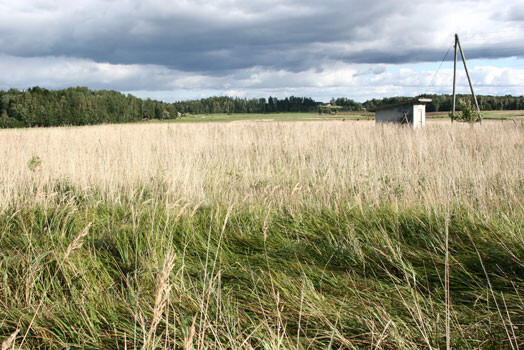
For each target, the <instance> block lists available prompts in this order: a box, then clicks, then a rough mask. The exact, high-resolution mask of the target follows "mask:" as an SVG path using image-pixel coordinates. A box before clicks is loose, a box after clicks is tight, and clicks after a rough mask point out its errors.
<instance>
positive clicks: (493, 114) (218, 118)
mask: <svg viewBox="0 0 524 350" xmlns="http://www.w3.org/2000/svg"><path fill="white" fill-rule="evenodd" d="M482 116H483V118H484V119H488V120H489V119H495V120H497V119H498V120H501V119H505V120H512V119H516V120H520V119H523V118H524V111H484V112H482ZM427 118H428V119H430V120H431V119H449V115H448V112H431V113H428V114H427ZM319 120H338V121H342V120H344V121H349V120H374V114H373V113H366V112H339V113H338V114H330V115H329V114H323V115H320V114H318V113H267V114H262V113H246V114H241V113H233V114H199V115H188V116H184V117H181V118H177V119H169V120H151V121H148V122H146V123H158V122H160V123H165V122H168V123H206V122H235V121H259V122H265V121H319Z"/></svg>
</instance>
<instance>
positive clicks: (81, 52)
mask: <svg viewBox="0 0 524 350" xmlns="http://www.w3.org/2000/svg"><path fill="white" fill-rule="evenodd" d="M454 33H459V35H460V39H461V42H462V45H463V48H464V50H465V55H466V57H467V59H468V68H469V69H470V71H471V75H472V78H473V81H474V86H475V88H476V90H478V91H477V92H478V93H479V94H494V95H504V94H513V95H522V94H524V1H522V0H495V1H489V0H488V1H483V0H477V1H461V0H453V1H448V0H440V1H425V0H419V1H412V0H395V1H390V0H366V1H361V0H317V1H312V0H214V1H211V0H169V1H168V0H163V1H160V0H118V1H112V0H75V1H66V0H63V1H60V0H55V1H51V0H33V1H28V0H16V1H13V0H0V67H1V70H0V71H1V75H0V88H1V89H9V88H11V87H16V88H19V89H25V88H28V87H31V86H35V85H38V86H41V87H46V88H50V89H55V88H64V87H70V86H88V87H89V88H92V89H115V90H119V91H122V92H126V93H127V92H130V93H133V94H134V95H137V96H140V97H151V98H156V99H161V100H164V101H169V102H171V101H175V100H184V99H192V98H200V97H206V96H216V95H230V96H240V97H268V96H270V95H272V96H278V97H285V96H290V95H295V96H311V97H314V98H316V99H318V100H323V101H326V100H329V99H330V98H331V97H342V96H343V97H349V98H353V99H355V100H358V101H364V100H366V99H369V98H373V97H377V98H378V97H383V96H398V95H405V96H413V95H417V94H421V93H424V92H428V93H450V92H451V84H452V68H453V62H452V61H451V60H452V58H453V49H451V50H450V51H449V54H448V56H447V60H446V61H445V62H444V63H443V64H442V66H441V67H440V70H438V68H439V65H440V63H441V61H442V59H443V58H444V56H445V54H446V52H448V49H450V47H451V45H452V43H453V35H454ZM459 67H460V68H461V70H460V71H461V72H462V71H463V68H462V66H459ZM437 70H438V73H437V74H435V73H436V72H437ZM458 85H459V87H458V89H459V91H462V92H466V91H467V81H466V78H465V76H463V73H462V75H461V76H459V81H458Z"/></svg>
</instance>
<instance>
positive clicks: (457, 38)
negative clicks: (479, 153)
mask: <svg viewBox="0 0 524 350" xmlns="http://www.w3.org/2000/svg"><path fill="white" fill-rule="evenodd" d="M457 45H458V48H459V50H460V56H461V57H462V63H464V70H465V71H466V77H467V78H468V83H469V89H470V90H471V95H472V96H473V100H474V101H475V106H476V107H477V113H478V114H479V118H480V123H481V124H482V115H481V114H480V108H479V103H478V101H477V96H475V91H473V85H472V84H471V78H470V77H469V72H468V67H467V66H466V56H464V51H462V45H460V40H459V37H458V34H455V68H454V72H453V116H454V114H455V79H456V75H457Z"/></svg>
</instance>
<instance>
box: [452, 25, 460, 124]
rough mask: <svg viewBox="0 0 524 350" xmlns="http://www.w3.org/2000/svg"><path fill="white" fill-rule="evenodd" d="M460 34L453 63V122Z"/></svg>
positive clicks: (456, 35) (456, 37)
mask: <svg viewBox="0 0 524 350" xmlns="http://www.w3.org/2000/svg"><path fill="white" fill-rule="evenodd" d="M458 39H459V37H458V34H455V46H454V47H455V59H454V61H453V112H451V122H452V123H453V120H454V119H455V103H456V100H457V96H456V95H455V85H456V81H457V43H458Z"/></svg>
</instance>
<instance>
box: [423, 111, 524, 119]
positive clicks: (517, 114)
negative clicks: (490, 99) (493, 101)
mask: <svg viewBox="0 0 524 350" xmlns="http://www.w3.org/2000/svg"><path fill="white" fill-rule="evenodd" d="M481 113H482V118H483V119H488V120H489V119H494V120H512V119H515V120H522V119H523V118H524V110H517V111H481ZM427 117H428V118H430V119H431V118H444V119H449V112H430V113H428V114H427Z"/></svg>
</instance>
